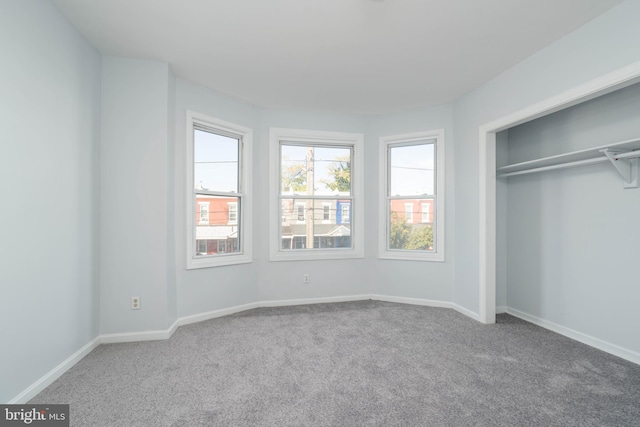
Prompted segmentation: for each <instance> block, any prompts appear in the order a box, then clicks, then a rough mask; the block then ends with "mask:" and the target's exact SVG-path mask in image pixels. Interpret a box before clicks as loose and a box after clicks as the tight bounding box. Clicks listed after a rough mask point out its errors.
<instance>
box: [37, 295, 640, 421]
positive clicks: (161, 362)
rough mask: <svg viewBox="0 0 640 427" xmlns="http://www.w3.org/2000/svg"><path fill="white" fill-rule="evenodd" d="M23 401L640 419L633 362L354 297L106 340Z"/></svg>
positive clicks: (180, 410) (120, 416) (204, 412)
mask: <svg viewBox="0 0 640 427" xmlns="http://www.w3.org/2000/svg"><path fill="white" fill-rule="evenodd" d="M31 403H48V404H51V403H69V404H70V405H71V425H74V426H127V427H129V426H640V366H639V365H635V364H633V363H630V362H627V361H625V360H623V359H620V358H617V357H615V356H611V355H609V354H606V353H604V352H601V351H599V350H596V349H594V348H591V347H588V346H586V345H583V344H581V343H578V342H576V341H573V340H571V339H568V338H565V337H563V336H560V335H557V334H555V333H552V332H549V331H547V330H545V329H542V328H539V327H537V326H534V325H532V324H530V323H527V322H524V321H522V320H519V319H516V318H514V317H512V316H508V315H500V316H499V319H498V323H497V324H496V325H482V324H480V323H477V322H475V321H473V320H471V319H468V318H467V317H465V316H463V315H461V314H459V313H457V312H455V311H453V310H449V309H441V308H432V307H420V306H412V305H404V304H393V303H386V302H379V301H359V302H349V303H335V304H318V305H307V306H295V307H280V308H261V309H255V310H249V311H246V312H243V313H239V314H236V315H232V316H227V317H223V318H218V319H213V320H209V321H205V322H201V323H197V324H193V325H188V326H183V327H180V328H179V329H178V330H177V331H176V333H175V334H174V335H173V337H172V338H171V339H169V340H166V341H152V342H143V343H126V344H109V345H101V346H99V347H98V348H96V349H95V350H94V351H93V352H91V353H90V354H89V355H88V356H87V357H85V358H84V359H83V360H81V361H80V362H79V363H78V364H77V365H76V366H74V367H73V368H72V369H70V370H69V371H68V372H67V373H65V374H64V375H63V376H62V377H61V378H59V379H58V380H57V381H56V382H55V383H53V384H52V385H51V386H49V387H48V388H47V389H45V390H44V391H43V392H42V393H40V394H39V395H38V396H36V397H35V398H34V399H33V400H32V401H31Z"/></svg>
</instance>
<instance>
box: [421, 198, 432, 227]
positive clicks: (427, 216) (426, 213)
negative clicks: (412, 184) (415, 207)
mask: <svg viewBox="0 0 640 427" xmlns="http://www.w3.org/2000/svg"><path fill="white" fill-rule="evenodd" d="M421 206H422V222H427V223H428V222H431V213H430V212H431V211H430V209H429V206H431V203H422V205H421Z"/></svg>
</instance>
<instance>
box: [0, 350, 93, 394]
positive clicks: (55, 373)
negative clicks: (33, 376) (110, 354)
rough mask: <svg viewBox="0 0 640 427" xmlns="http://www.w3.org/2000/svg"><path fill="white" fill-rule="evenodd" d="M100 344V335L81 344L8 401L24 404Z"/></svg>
mask: <svg viewBox="0 0 640 427" xmlns="http://www.w3.org/2000/svg"><path fill="white" fill-rule="evenodd" d="M98 345H100V337H96V338H94V339H93V340H91V341H90V342H89V343H87V344H85V345H84V346H82V348H81V349H80V350H78V351H76V352H75V353H73V354H72V355H71V356H69V357H67V358H66V359H65V360H64V361H63V362H62V363H60V364H59V365H58V366H56V367H55V368H53V369H52V370H50V371H49V372H47V373H46V374H45V375H44V376H42V377H41V378H40V379H39V380H38V381H36V382H35V383H33V384H31V385H30V386H29V387H28V388H27V389H26V390H24V391H23V392H22V393H20V394H19V395H17V396H16V397H14V398H13V399H11V400H10V401H9V402H8V403H9V404H10V405H11V404H24V403H27V402H28V401H29V400H31V399H33V398H34V397H35V396H36V395H37V394H38V393H40V392H41V391H42V390H44V389H45V388H47V387H48V386H49V385H51V384H52V383H53V382H54V381H55V380H57V379H58V378H60V377H61V376H62V374H64V373H65V372H67V371H68V370H69V369H71V368H72V367H73V365H75V364H76V363H78V362H79V361H80V360H82V358H83V357H85V356H86V355H87V354H89V353H91V351H92V350H93V349H95V348H96V347H98Z"/></svg>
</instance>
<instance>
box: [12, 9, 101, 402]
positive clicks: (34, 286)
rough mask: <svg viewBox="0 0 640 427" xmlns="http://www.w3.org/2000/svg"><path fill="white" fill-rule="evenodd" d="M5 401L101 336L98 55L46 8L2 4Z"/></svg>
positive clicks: (56, 15)
mask: <svg viewBox="0 0 640 427" xmlns="http://www.w3.org/2000/svg"><path fill="white" fill-rule="evenodd" d="M0 52H1V53H0V56H1V58H2V60H1V62H2V66H0V144H1V145H2V154H0V193H1V194H2V209H0V342H2V350H1V351H0V402H7V401H9V400H10V399H13V398H14V397H15V396H16V395H18V393H20V392H21V391H23V390H24V389H26V388H27V387H28V386H30V385H31V384H32V383H33V382H34V381H36V380H37V379H38V378H40V377H42V376H43V375H44V374H45V373H47V372H49V371H50V370H51V369H53V368H54V367H55V366H57V365H58V364H59V363H61V362H62V361H64V360H65V359H66V358H67V357H69V356H70V355H71V354H73V353H74V352H76V351H78V350H79V349H80V348H81V347H83V346H84V345H86V344H88V343H89V342H90V341H91V340H93V339H94V338H95V337H96V336H97V335H98V305H97V304H98V299H97V294H98V287H97V285H98V281H97V274H98V262H97V255H98V210H97V206H98V162H99V160H98V141H99V136H100V133H99V132H100V128H99V126H100V54H99V53H98V52H97V51H96V50H95V49H94V48H93V47H92V46H91V45H89V43H87V42H86V41H85V40H84V39H83V38H82V37H81V36H80V35H79V34H78V33H77V32H76V30H75V29H74V28H73V27H72V26H71V25H70V24H69V23H68V22H67V21H66V19H65V18H64V17H63V16H62V14H60V13H59V12H58V10H57V9H56V8H55V7H53V6H52V5H51V4H50V3H49V2H43V1H37V0H33V1H31V0H14V1H2V2H0Z"/></svg>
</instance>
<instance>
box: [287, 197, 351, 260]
mask: <svg viewBox="0 0 640 427" xmlns="http://www.w3.org/2000/svg"><path fill="white" fill-rule="evenodd" d="M280 214H281V217H282V228H281V233H282V234H281V236H280V240H281V248H282V249H283V250H287V249H289V250H296V249H319V248H351V221H350V216H351V200H349V199H346V200H337V199H333V200H332V199H282V207H281V212H280Z"/></svg>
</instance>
